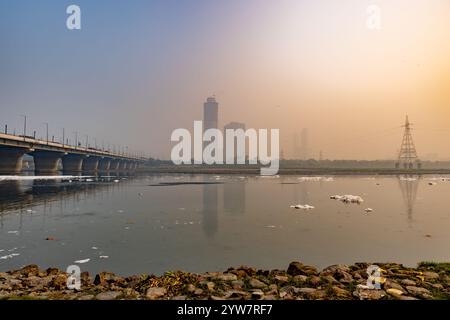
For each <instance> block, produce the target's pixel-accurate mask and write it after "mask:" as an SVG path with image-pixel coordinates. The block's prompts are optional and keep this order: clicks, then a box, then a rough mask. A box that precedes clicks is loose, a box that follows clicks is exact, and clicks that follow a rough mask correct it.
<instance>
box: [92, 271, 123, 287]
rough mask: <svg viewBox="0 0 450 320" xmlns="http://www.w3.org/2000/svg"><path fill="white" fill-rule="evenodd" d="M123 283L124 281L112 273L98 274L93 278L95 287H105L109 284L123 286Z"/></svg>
mask: <svg viewBox="0 0 450 320" xmlns="http://www.w3.org/2000/svg"><path fill="white" fill-rule="evenodd" d="M124 283H125V281H124V279H123V278H121V277H118V276H116V275H115V274H114V273H112V272H100V273H99V274H97V275H96V276H95V280H94V284H95V285H96V286H103V287H106V286H108V285H111V284H116V285H123V284H124Z"/></svg>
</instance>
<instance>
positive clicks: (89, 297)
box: [78, 294, 95, 300]
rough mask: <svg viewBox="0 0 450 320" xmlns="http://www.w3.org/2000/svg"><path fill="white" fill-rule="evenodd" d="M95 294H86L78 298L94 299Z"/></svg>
mask: <svg viewBox="0 0 450 320" xmlns="http://www.w3.org/2000/svg"><path fill="white" fill-rule="evenodd" d="M94 298H95V296H93V295H92V294H86V295H84V296H81V297H78V300H93V299H94Z"/></svg>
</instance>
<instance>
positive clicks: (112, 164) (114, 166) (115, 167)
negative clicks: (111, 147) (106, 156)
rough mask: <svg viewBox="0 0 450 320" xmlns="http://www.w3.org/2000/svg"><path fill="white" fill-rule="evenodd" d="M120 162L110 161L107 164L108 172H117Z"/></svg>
mask: <svg viewBox="0 0 450 320" xmlns="http://www.w3.org/2000/svg"><path fill="white" fill-rule="evenodd" d="M119 165H120V160H119V159H112V160H111V162H110V164H109V170H110V171H117V170H119Z"/></svg>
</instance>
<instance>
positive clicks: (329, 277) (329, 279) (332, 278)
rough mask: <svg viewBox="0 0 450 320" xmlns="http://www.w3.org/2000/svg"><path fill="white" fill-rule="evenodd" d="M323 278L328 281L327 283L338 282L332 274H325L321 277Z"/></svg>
mask: <svg viewBox="0 0 450 320" xmlns="http://www.w3.org/2000/svg"><path fill="white" fill-rule="evenodd" d="M323 280H325V281H326V282H328V283H329V284H340V282H339V281H337V280H336V279H335V278H334V277H333V276H332V275H327V276H324V277H323Z"/></svg>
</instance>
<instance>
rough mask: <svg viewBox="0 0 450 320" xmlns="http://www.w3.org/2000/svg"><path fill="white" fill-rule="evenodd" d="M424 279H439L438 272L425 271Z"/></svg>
mask: <svg viewBox="0 0 450 320" xmlns="http://www.w3.org/2000/svg"><path fill="white" fill-rule="evenodd" d="M423 275H424V277H425V279H427V280H438V279H439V274H437V273H436V272H431V271H426V272H424V273H423Z"/></svg>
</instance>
